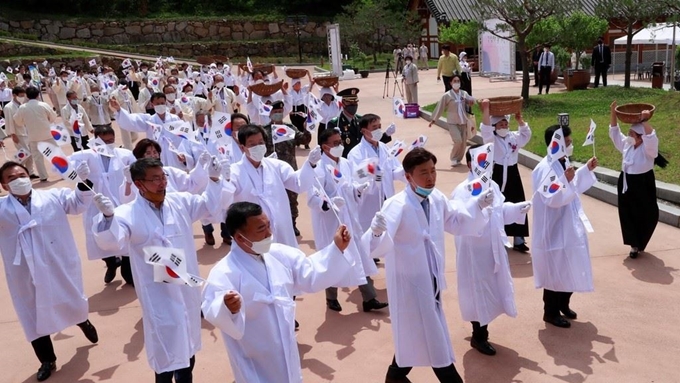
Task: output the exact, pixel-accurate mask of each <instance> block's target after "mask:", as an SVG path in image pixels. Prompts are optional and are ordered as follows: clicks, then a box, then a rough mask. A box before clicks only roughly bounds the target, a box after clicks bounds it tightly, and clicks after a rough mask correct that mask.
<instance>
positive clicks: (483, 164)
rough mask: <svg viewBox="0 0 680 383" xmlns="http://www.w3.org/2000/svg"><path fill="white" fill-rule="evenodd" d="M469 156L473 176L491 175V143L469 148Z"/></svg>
mask: <svg viewBox="0 0 680 383" xmlns="http://www.w3.org/2000/svg"><path fill="white" fill-rule="evenodd" d="M470 156H471V157H472V166H471V169H472V174H474V175H475V177H481V176H482V175H485V174H486V175H488V176H489V177H491V173H492V172H493V143H489V144H486V145H482V146H480V147H478V148H474V149H470Z"/></svg>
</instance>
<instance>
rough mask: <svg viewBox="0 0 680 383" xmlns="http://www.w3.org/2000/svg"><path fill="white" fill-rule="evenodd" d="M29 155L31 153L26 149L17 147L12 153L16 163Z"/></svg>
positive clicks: (24, 159)
mask: <svg viewBox="0 0 680 383" xmlns="http://www.w3.org/2000/svg"><path fill="white" fill-rule="evenodd" d="M30 156H31V153H30V152H29V151H28V150H26V149H24V148H19V150H18V151H17V152H16V153H15V154H14V161H15V162H18V163H23V162H24V161H26V160H27V159H28V157H30Z"/></svg>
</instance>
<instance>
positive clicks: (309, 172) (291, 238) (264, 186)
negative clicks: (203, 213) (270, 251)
mask: <svg viewBox="0 0 680 383" xmlns="http://www.w3.org/2000/svg"><path fill="white" fill-rule="evenodd" d="M313 182H314V169H312V167H311V165H310V164H309V162H307V161H305V163H304V165H302V167H300V169H298V170H297V171H295V170H293V167H292V166H290V165H289V164H287V163H285V162H283V161H281V160H278V159H272V158H264V159H263V160H262V162H261V163H260V167H259V168H258V169H256V168H255V167H254V166H253V164H251V163H250V161H249V160H248V158H247V156H246V155H243V157H242V158H241V160H240V161H239V162H237V163H235V164H232V165H231V184H232V185H233V186H234V191H233V193H234V195H233V200H234V202H243V201H247V202H252V203H256V204H258V205H260V206H262V210H263V211H264V212H265V213H266V214H267V217H269V219H270V221H271V227H272V232H273V236H274V242H275V243H281V244H284V245H288V246H291V247H298V243H297V239H296V238H295V232H294V231H293V219H292V217H291V212H290V202H289V200H288V194H287V193H286V189H288V190H290V191H292V192H295V193H300V194H301V193H304V192H306V191H308V190H309V189H310V188H311V186H312V185H313ZM226 191H227V189H225V192H226ZM229 192H230V191H229ZM223 207H224V208H228V207H229V205H228V204H227V205H224V206H223Z"/></svg>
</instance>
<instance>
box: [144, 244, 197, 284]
mask: <svg viewBox="0 0 680 383" xmlns="http://www.w3.org/2000/svg"><path fill="white" fill-rule="evenodd" d="M144 261H145V262H146V263H147V264H149V265H153V281H154V282H157V283H170V284H173V285H187V286H191V287H201V286H203V284H204V283H205V280H204V279H203V278H201V277H198V276H196V275H192V274H189V273H188V272H187V265H186V257H185V254H184V250H183V249H173V248H169V247H161V246H149V247H145V248H144Z"/></svg>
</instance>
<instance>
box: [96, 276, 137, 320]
mask: <svg viewBox="0 0 680 383" xmlns="http://www.w3.org/2000/svg"><path fill="white" fill-rule="evenodd" d="M122 283H123V282H122V281H114V282H111V283H109V284H107V285H105V286H104V288H103V289H102V290H101V291H100V292H98V293H96V294H94V295H92V296H91V297H90V298H89V299H88V302H89V304H90V312H91V313H98V314H99V315H101V316H109V315H113V314H115V313H117V312H118V311H119V310H120V308H121V307H123V306H125V305H126V304H128V303H132V302H134V301H135V300H136V299H137V294H136V293H135V289H134V287H132V286H128V285H127V284H125V285H123V284H122ZM121 285H122V286H121ZM119 287H120V288H119Z"/></svg>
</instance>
